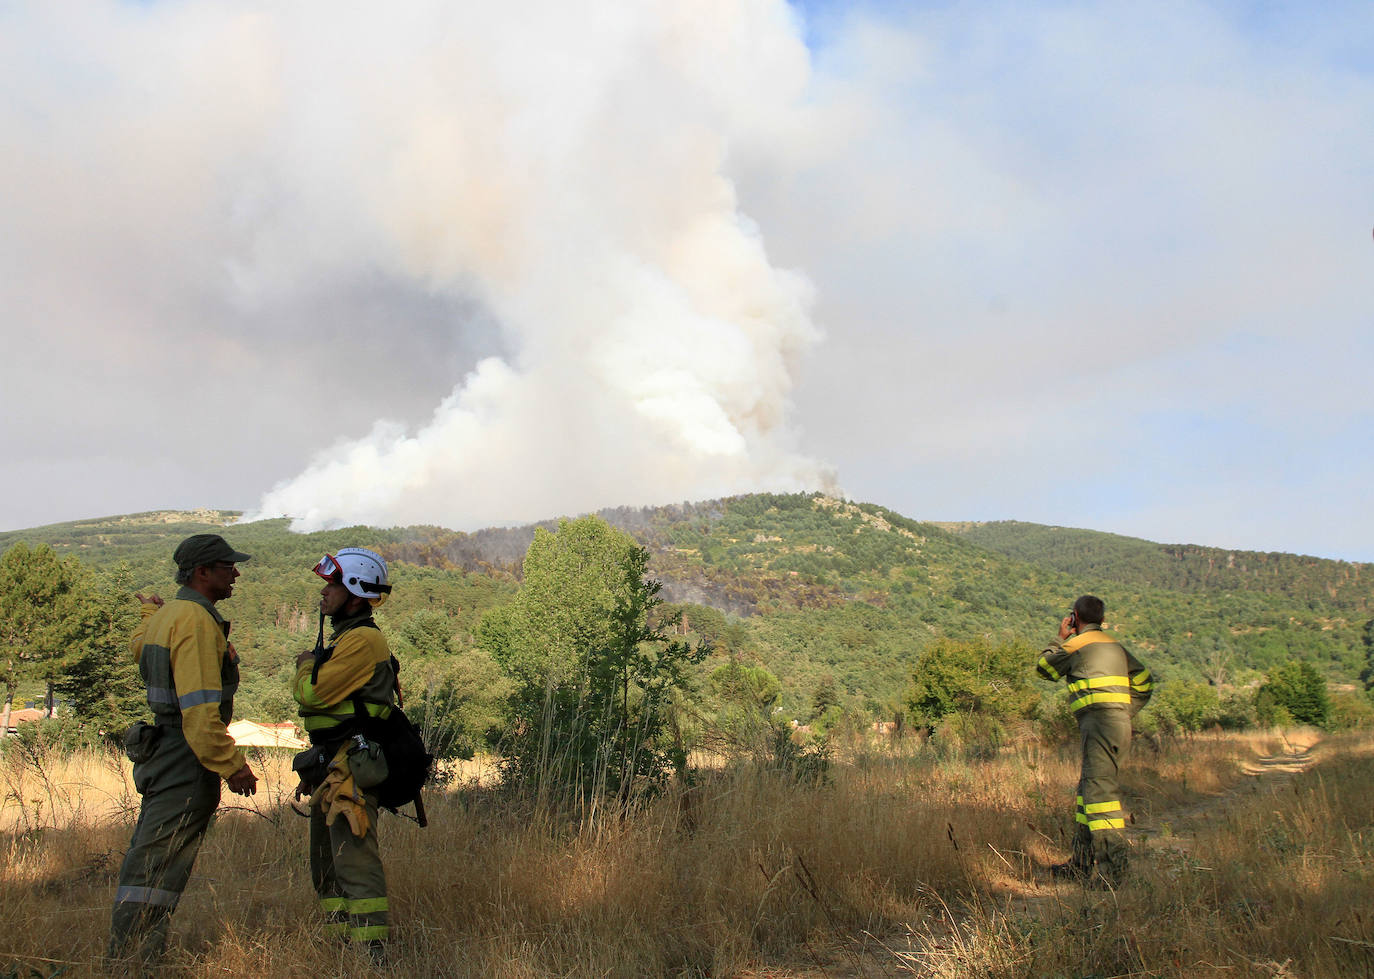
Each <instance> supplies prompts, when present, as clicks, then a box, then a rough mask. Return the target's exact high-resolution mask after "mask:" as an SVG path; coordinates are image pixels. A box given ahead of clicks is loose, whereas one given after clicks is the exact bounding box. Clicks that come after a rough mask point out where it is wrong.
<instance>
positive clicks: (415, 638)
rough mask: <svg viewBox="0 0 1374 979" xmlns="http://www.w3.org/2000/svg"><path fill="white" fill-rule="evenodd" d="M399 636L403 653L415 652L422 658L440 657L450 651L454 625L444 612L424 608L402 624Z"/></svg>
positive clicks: (413, 613) (412, 614)
mask: <svg viewBox="0 0 1374 979" xmlns="http://www.w3.org/2000/svg"><path fill="white" fill-rule="evenodd" d="M399 636H400V639H401V642H402V650H403V651H414V652H416V653H419V654H420V655H421V656H440V655H443V654H444V653H447V652H449V651H450V647H449V642H450V641H451V640H452V639H453V623H452V622H450V621H449V617H448V616H447V615H445V614H444V613H443V612H439V611H436V610H435V609H428V608H422V609H419V610H417V611H415V612H412V613H411V614H410V615H409V616H408V617H407V618H406V620H405V621H404V622H402V623H401V628H400V630H399Z"/></svg>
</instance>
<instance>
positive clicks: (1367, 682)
mask: <svg viewBox="0 0 1374 979" xmlns="http://www.w3.org/2000/svg"><path fill="white" fill-rule="evenodd" d="M1360 639H1361V641H1362V644H1363V646H1364V669H1362V670H1361V671H1360V682H1361V683H1363V684H1364V689H1365V693H1374V619H1370V620H1369V621H1368V622H1366V623H1365V624H1364V629H1362V630H1361V632H1360Z"/></svg>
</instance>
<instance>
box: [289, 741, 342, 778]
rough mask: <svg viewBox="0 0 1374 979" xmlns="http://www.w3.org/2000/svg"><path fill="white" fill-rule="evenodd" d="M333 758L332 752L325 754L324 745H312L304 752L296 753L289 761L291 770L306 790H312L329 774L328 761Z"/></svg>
mask: <svg viewBox="0 0 1374 979" xmlns="http://www.w3.org/2000/svg"><path fill="white" fill-rule="evenodd" d="M333 757H334V754H333V752H330V753H328V754H326V753H325V747H324V745H319V744H312V745H311V746H310V747H309V748H306V749H305V750H304V751H298V752H296V756H295V757H294V758H292V759H291V770H292V771H293V772H295V773H296V775H297V776H298V777H299V778H300V780H301V783H302V784H303V785H305V787H306V788H308V789H314V788H315V786H317V785H319V784H320V783H321V782H323V781H324V778H325V776H326V775H328V774H329V760H330V759H331V758H333Z"/></svg>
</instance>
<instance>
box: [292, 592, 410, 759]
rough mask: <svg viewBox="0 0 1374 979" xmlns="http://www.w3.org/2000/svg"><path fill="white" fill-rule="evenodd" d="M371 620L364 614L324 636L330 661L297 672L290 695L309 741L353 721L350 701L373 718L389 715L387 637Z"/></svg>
mask: <svg viewBox="0 0 1374 979" xmlns="http://www.w3.org/2000/svg"><path fill="white" fill-rule="evenodd" d="M371 618H372V615H371V612H370V611H368V612H366V613H364V614H363V615H361V616H358V617H357V618H354V619H350V620H345V621H344V622H341V623H339V626H338V628H336V629H335V630H334V634H333V635H331V636H330V637H329V638H330V642H331V643H332V645H331V646H330V653H329V658H328V659H326V660H325V661H324V662H323V663H322V664H320V667H319V670H318V672H317V671H316V670H315V664H314V663H313V662H306V663H303V664H302V665H301V666H300V667H299V668H297V670H296V676H295V678H294V679H293V680H292V683H291V693H292V696H294V697H295V698H296V703H297V704H299V705H300V715H301V726H302V727H304V728H305V730H306V731H307V732H308V733H309V734H310V735H311V740H312V741H319V740H320V739H321V735H322V733H323V732H327V731H328V730H329V729H330V728H334V727H338V726H339V725H341V724H344V723H346V722H348V721H351V720H352V719H353V717H354V709H353V698H354V697H355V696H356V697H357V698H358V699H359V700H361V701H363V706H364V708H365V709H366V710H367V712H368V713H369V714H370V715H372V716H373V717H386V716H387V715H389V714H390V713H391V706H392V705H393V704H394V703H395V702H396V673H395V671H394V670H392V668H391V650H390V648H389V647H388V646H387V644H386V637H385V636H383V635H382V631H381V630H380V629H378V628H377V627H376V625H375V624H373V623H372V622H371ZM325 737H326V738H327V735H326V736H325Z"/></svg>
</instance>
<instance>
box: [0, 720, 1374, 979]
mask: <svg viewBox="0 0 1374 979" xmlns="http://www.w3.org/2000/svg"><path fill="white" fill-rule="evenodd" d="M1317 750H1318V753H1319V756H1320V760H1321V764H1320V765H1319V766H1318V767H1317V768H1316V769H1315V770H1313V771H1312V772H1310V773H1308V774H1305V775H1291V776H1289V775H1279V774H1277V773H1272V774H1266V775H1265V776H1263V777H1262V778H1260V777H1256V776H1252V775H1248V774H1246V771H1247V766H1252V767H1253V766H1255V765H1256V764H1257V760H1258V759H1259V758H1262V757H1265V756H1270V755H1275V754H1280V755H1281V754H1284V753H1285V752H1289V746H1286V745H1285V744H1284V742H1283V741H1282V740H1281V739H1280V738H1277V737H1234V736H1232V737H1204V738H1197V739H1193V740H1191V741H1187V742H1177V743H1173V744H1170V745H1167V746H1165V747H1164V748H1162V749H1161V750H1159V751H1158V752H1156V751H1152V750H1150V749H1149V748H1147V747H1145V746H1143V745H1142V746H1139V747H1138V748H1137V751H1136V755H1135V757H1134V758H1133V759H1132V764H1131V766H1130V767H1129V768H1128V778H1127V784H1126V789H1127V798H1128V800H1129V804H1130V807H1131V808H1132V810H1133V812H1134V814H1135V817H1136V823H1135V825H1134V827H1133V828H1132V834H1133V835H1134V836H1136V837H1138V839H1137V847H1136V861H1135V864H1136V874H1135V876H1134V879H1133V881H1132V883H1131V884H1130V885H1129V886H1127V887H1124V888H1122V889H1121V890H1120V891H1118V892H1116V893H1110V892H1107V893H1098V892H1084V891H1082V890H1080V889H1077V888H1075V887H1072V886H1069V885H1063V884H1058V883H1055V882H1052V881H1051V879H1050V878H1049V876H1048V874H1047V873H1046V872H1045V867H1046V866H1047V865H1048V864H1049V863H1052V862H1056V861H1058V860H1062V859H1064V857H1065V855H1066V854H1067V833H1068V831H1069V829H1070V825H1069V819H1068V817H1069V812H1070V807H1071V801H1070V800H1071V798H1072V794H1073V784H1074V781H1075V780H1076V777H1077V771H1076V759H1075V758H1074V757H1073V754H1072V752H1071V751H1068V750H1065V748H1064V747H1063V746H1059V745H1054V746H1047V745H1041V744H1037V743H1035V742H1033V741H1028V742H1025V743H1021V744H1018V745H1016V746H1014V747H1011V748H1008V749H1005V750H1004V751H1003V752H1002V753H1000V754H999V755H998V756H997V757H995V758H993V759H991V760H987V761H968V760H964V759H962V758H960V757H958V756H957V755H953V754H948V753H946V754H944V755H941V754H940V753H938V752H936V751H933V750H931V749H930V748H929V747H923V746H920V745H918V744H915V743H909V742H898V743H897V744H896V745H890V746H875V745H870V744H864V743H859V744H853V745H850V746H847V747H846V748H844V749H842V750H841V751H839V752H838V754H837V758H836V761H835V763H834V764H833V765H832V766H831V769H830V778H829V780H828V781H827V782H825V783H824V784H820V785H808V784H801V783H798V782H796V781H794V780H791V779H789V778H787V777H785V776H781V775H778V774H777V773H775V772H768V771H764V770H762V769H758V768H749V767H735V768H731V767H726V768H723V769H718V770H713V771H707V772H703V773H702V775H701V778H700V780H699V782H698V784H696V785H694V786H693V787H692V788H691V789H689V790H686V791H677V792H673V793H670V794H668V795H666V796H665V797H662V798H660V799H658V800H656V801H654V802H653V803H652V804H650V805H647V806H645V807H644V808H642V809H641V810H639V811H637V812H635V813H633V814H631V815H628V816H626V817H624V818H619V819H603V820H601V821H599V822H597V823H596V824H593V825H578V824H575V823H572V822H568V821H562V820H559V819H557V818H555V817H552V816H549V815H547V814H541V813H540V812H538V811H536V810H535V809H533V808H532V807H530V806H528V805H526V804H524V803H523V802H521V801H520V800H519V799H517V798H514V797H512V796H509V795H503V794H502V793H499V792H496V791H493V790H491V789H490V788H484V787H481V786H477V785H470V786H467V787H463V788H460V789H457V790H454V791H451V792H449V793H447V794H444V795H435V794H431V796H430V798H429V800H428V806H429V812H430V826H429V827H428V828H427V829H420V828H419V827H417V826H415V825H414V824H413V823H410V822H407V821H404V820H401V819H397V818H394V817H391V816H384V817H383V822H382V826H381V834H382V848H383V856H384V859H385V861H386V864H387V870H388V875H389V879H390V890H391V894H392V908H393V919H394V928H395V941H394V942H393V949H392V962H391V965H390V968H389V970H388V971H389V973H390V974H395V975H407V976H496V977H512V979H513V977H536V976H540V977H542V976H627V977H628V976H803V975H807V976H833V977H838V976H897V975H923V976H949V977H954V976H987V977H1014V976H1016V977H1032V976H1033V977H1045V976H1073V977H1081V976H1086V975H1098V976H1103V977H1106V976H1126V975H1137V976H1146V975H1149V976H1197V975H1218V976H1221V975H1225V976H1228V977H1231V976H1270V977H1273V976H1279V975H1289V976H1295V977H1296V976H1302V977H1323V976H1364V975H1369V974H1371V972H1374V959H1371V957H1370V954H1371V952H1374V924H1372V923H1371V922H1370V920H1369V916H1370V913H1371V910H1374V902H1372V901H1371V900H1370V898H1371V897H1372V896H1374V893H1372V892H1371V887H1370V884H1371V846H1374V829H1372V828H1371V815H1370V814H1371V812H1374V806H1372V805H1371V803H1374V798H1372V797H1371V796H1374V777H1371V776H1374V740H1370V739H1368V738H1366V739H1364V740H1360V739H1356V738H1353V737H1351V738H1331V739H1328V740H1327V741H1325V742H1323V743H1322V744H1321V746H1320V747H1319V748H1318V749H1317ZM263 767H265V769H266V776H267V777H266V778H265V779H264V782H263V785H262V787H261V789H260V792H259V795H258V796H257V797H256V798H255V799H253V800H251V802H249V803H247V804H244V803H243V801H242V800H240V799H238V797H231V796H228V795H227V794H226V796H225V804H226V809H225V811H223V812H222V813H221V815H220V818H219V819H218V821H217V823H216V825H215V826H214V827H213V828H212V830H211V832H210V834H209V835H208V837H207V840H206V844H205V846H204V848H203V849H202V851H201V855H200V859H199V861H198V863H197V868H196V875H195V877H194V878H193V880H192V882H191V885H190V887H189V888H188V890H187V892H186V896H185V898H184V899H183V901H182V905H181V908H180V909H179V910H178V912H177V915H176V918H175V925H174V938H173V950H172V952H171V955H170V961H169V965H170V971H171V972H172V973H173V974H183V975H195V976H202V975H203V976H211V975H214V976H224V975H263V976H300V977H307V976H308V977H312V979H313V977H318V976H322V975H325V976H335V975H337V976H353V975H368V974H371V973H372V970H371V968H370V967H369V966H368V965H367V963H366V962H364V961H362V960H361V959H360V958H358V957H357V956H355V955H354V954H352V952H351V951H350V950H348V949H347V948H342V947H340V946H338V945H336V944H334V943H333V941H332V940H329V939H326V937H325V936H323V934H322V933H321V931H320V929H319V927H318V922H317V919H316V916H315V912H314V901H313V896H312V894H311V891H310V884H309V879H308V871H307V868H306V855H305V837H306V821H305V820H304V819H302V818H300V817H298V816H296V815H295V814H293V813H292V812H290V811H289V808H288V806H287V802H288V800H289V796H290V790H291V789H292V788H293V787H294V782H293V781H292V780H291V779H290V778H289V777H288V775H289V773H288V772H286V771H285V768H284V764H283V763H281V762H280V761H279V760H278V761H277V762H274V763H265V764H264V766H263ZM127 768H128V766H127V763H124V762H122V761H119V760H117V759H114V758H113V757H103V756H102V757H98V756H91V755H87V756H81V757H77V758H72V759H67V760H65V761H62V760H56V759H52V758H48V757H44V756H41V755H31V756H22V755H21V754H20V753H16V752H6V754H5V756H4V758H3V759H2V760H0V774H2V775H3V780H4V781H3V790H4V792H5V798H4V800H3V802H0V853H3V857H4V867H3V878H2V879H0V882H2V883H3V885H4V897H3V900H0V975H4V974H6V972H7V971H12V972H17V973H18V974H20V975H25V976H28V975H30V974H31V972H30V971H29V970H30V969H37V970H38V972H39V974H40V975H51V974H52V973H53V972H55V971H57V970H58V969H64V970H65V971H63V973H62V974H63V975H70V976H80V975H90V974H98V969H99V966H98V956H99V953H100V951H101V950H102V949H103V946H104V941H105V935H106V929H107V927H108V914H109V902H110V900H111V898H112V895H113V889H114V879H115V874H116V873H117V869H118V863H119V859H120V856H121V855H122V852H123V849H124V847H125V845H126V844H127V841H128V836H129V832H130V829H131V827H132V822H133V818H134V816H135V815H136V811H137V810H136V803H137V796H136V795H134V794H133V792H132V789H131V787H130V786H129V781H128V773H127ZM1266 771H1268V770H1266ZM1283 779H1286V780H1287V781H1278V780H1283ZM1268 785H1277V786H1278V788H1277V790H1276V791H1270V790H1269V789H1268V788H1267V787H1266V786H1268ZM229 807H237V808H229ZM1367 909H1370V910H1367ZM1285 963H1286V964H1285ZM1285 970H1286V971H1285Z"/></svg>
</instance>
